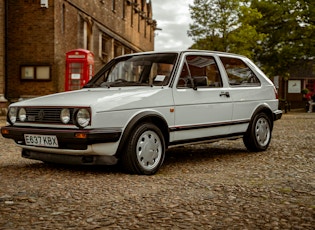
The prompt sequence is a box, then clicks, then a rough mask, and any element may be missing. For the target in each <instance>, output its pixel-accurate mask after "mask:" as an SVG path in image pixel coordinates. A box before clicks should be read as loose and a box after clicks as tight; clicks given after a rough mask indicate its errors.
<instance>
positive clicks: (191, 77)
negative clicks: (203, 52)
mask: <svg viewBox="0 0 315 230" xmlns="http://www.w3.org/2000/svg"><path fill="white" fill-rule="evenodd" d="M192 82H194V84H195V85H196V86H198V87H214V88H215V87H222V80H221V76H220V73H219V70H218V67H217V65H216V62H215V60H214V58H213V57H211V56H200V55H190V56H187V57H186V60H185V63H184V66H183V69H182V71H181V75H180V78H179V80H178V82H177V87H178V88H183V87H191V85H192Z"/></svg>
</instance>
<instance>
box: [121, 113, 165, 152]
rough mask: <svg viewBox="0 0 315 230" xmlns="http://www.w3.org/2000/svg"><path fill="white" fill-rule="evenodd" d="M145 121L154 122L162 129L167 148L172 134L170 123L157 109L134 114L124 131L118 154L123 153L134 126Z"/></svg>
mask: <svg viewBox="0 0 315 230" xmlns="http://www.w3.org/2000/svg"><path fill="white" fill-rule="evenodd" d="M144 122H149V123H152V124H154V125H156V126H157V127H158V128H159V129H160V130H161V132H162V134H163V136H164V141H165V148H166V149H167V147H168V144H169V138H170V134H169V128H168V124H167V122H166V120H165V119H164V118H163V117H162V116H161V115H160V114H159V113H157V112H155V111H145V112H141V113H139V114H137V115H136V116H134V117H133V118H132V119H131V120H130V121H129V123H128V124H127V126H126V128H125V129H124V131H123V134H122V137H121V139H120V143H119V146H118V149H117V152H116V156H120V155H121V152H122V151H123V148H124V146H125V144H126V141H127V139H128V137H129V135H130V133H131V132H132V130H133V128H134V127H136V126H137V125H139V124H141V123H144Z"/></svg>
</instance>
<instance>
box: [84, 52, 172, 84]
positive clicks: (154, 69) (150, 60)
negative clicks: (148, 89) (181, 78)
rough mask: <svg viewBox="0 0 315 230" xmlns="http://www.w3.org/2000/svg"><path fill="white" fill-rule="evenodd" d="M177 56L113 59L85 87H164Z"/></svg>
mask: <svg viewBox="0 0 315 230" xmlns="http://www.w3.org/2000/svg"><path fill="white" fill-rule="evenodd" d="M176 60H177V54H174V53H165V54H145V55H134V56H132V55H129V56H126V57H121V58H117V59H114V60H113V61H112V62H111V64H110V65H109V66H108V67H106V66H105V67H104V68H105V69H102V70H100V73H98V74H97V77H96V78H93V79H92V80H91V81H90V82H89V83H88V84H87V85H86V86H85V87H86V88H87V87H123V86H162V85H163V86H165V85H167V84H168V82H169V80H170V77H171V73H172V71H173V67H174V64H175V62H176Z"/></svg>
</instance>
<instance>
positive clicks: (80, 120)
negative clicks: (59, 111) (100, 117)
mask: <svg viewBox="0 0 315 230" xmlns="http://www.w3.org/2000/svg"><path fill="white" fill-rule="evenodd" d="M75 119H76V123H77V125H78V126H79V127H81V128H84V127H86V126H88V125H89V124H90V120H91V115H90V112H89V110H87V109H79V110H78V111H77V112H76V116H75Z"/></svg>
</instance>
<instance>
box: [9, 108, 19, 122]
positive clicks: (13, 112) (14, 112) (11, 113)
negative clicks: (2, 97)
mask: <svg viewBox="0 0 315 230" xmlns="http://www.w3.org/2000/svg"><path fill="white" fill-rule="evenodd" d="M16 116H17V108H16V107H11V108H10V109H9V111H8V121H9V122H10V124H11V125H13V124H14V123H15V122H16Z"/></svg>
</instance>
